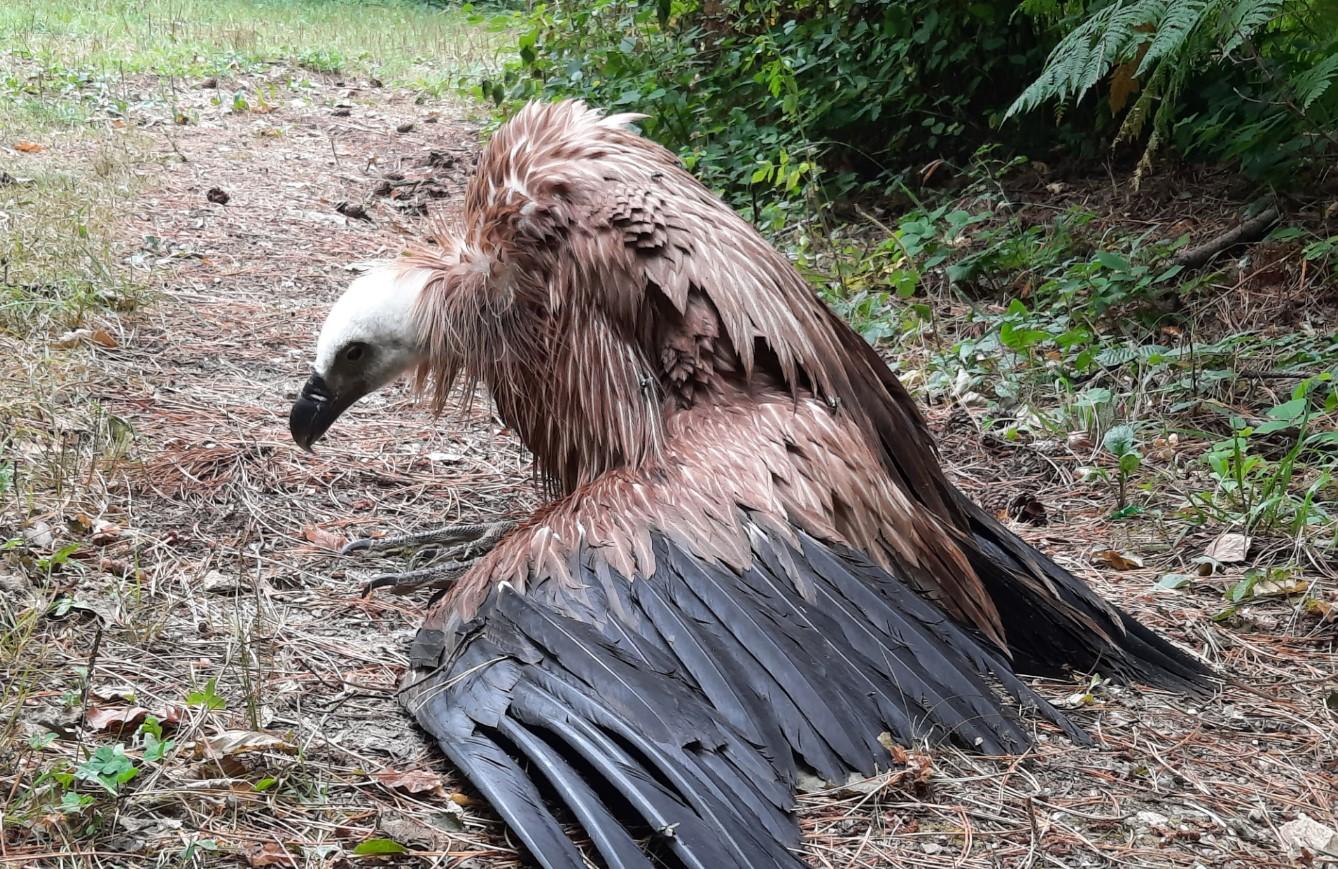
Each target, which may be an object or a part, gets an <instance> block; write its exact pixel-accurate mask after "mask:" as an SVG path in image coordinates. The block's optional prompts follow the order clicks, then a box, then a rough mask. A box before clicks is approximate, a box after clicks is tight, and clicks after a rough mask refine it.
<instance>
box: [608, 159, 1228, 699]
mask: <svg viewBox="0 0 1338 869" xmlns="http://www.w3.org/2000/svg"><path fill="white" fill-rule="evenodd" d="M604 213H605V215H606V219H607V225H608V226H609V228H610V229H611V230H613V231H614V232H615V233H616V234H620V235H621V254H620V255H621V256H622V257H623V258H624V265H623V266H622V268H623V269H624V270H625V271H627V272H631V274H632V278H631V280H630V281H628V283H629V284H630V285H633V286H639V287H641V288H642V289H641V292H643V293H646V294H648V295H649V296H650V297H651V299H654V298H656V297H661V298H663V299H665V300H667V301H668V303H669V304H670V305H671V306H672V310H673V311H674V312H677V314H678V315H679V322H681V324H683V325H684V326H686V325H689V324H691V323H694V322H699V321H700V320H701V315H700V311H701V309H702V308H703V307H709V309H710V310H711V311H712V312H714V313H715V314H716V315H717V317H718V324H719V327H720V329H719V331H721V332H723V333H724V335H727V336H728V338H729V342H730V344H731V345H732V346H731V348H730V349H731V350H732V351H733V353H734V354H737V364H739V365H740V366H741V367H743V368H745V369H749V368H750V367H756V366H757V365H758V364H759V359H760V358H761V355H762V353H763V352H766V353H769V354H771V357H770V358H774V360H775V364H776V365H777V366H778V368H779V373H780V376H781V378H782V379H783V381H784V384H785V385H786V386H788V387H789V388H791V389H808V390H811V391H813V392H814V393H815V394H817V395H818V396H819V397H822V398H825V399H826V400H827V401H828V402H829V403H831V404H833V405H835V406H836V407H837V408H838V411H837V412H838V413H841V414H845V415H848V417H849V418H850V419H851V420H852V421H853V422H854V423H855V424H856V425H858V427H859V428H860V429H861V430H862V432H863V434H864V435H865V437H866V438H867V440H868V442H869V444H870V446H871V447H872V448H873V449H874V451H875V455H876V456H877V459H876V461H878V462H879V463H880V464H881V466H882V468H883V470H884V471H885V472H886V473H887V474H888V477H889V478H890V479H891V480H892V481H893V483H894V484H895V485H896V486H897V487H898V488H899V489H900V490H901V491H902V492H904V493H905V494H906V495H907V496H908V497H909V498H911V499H913V500H914V502H915V503H916V504H918V505H919V508H920V509H922V510H923V511H925V512H926V513H927V514H928V515H930V516H933V517H935V519H936V520H938V522H939V523H940V527H941V528H942V535H941V539H940V540H939V541H938V543H939V545H940V546H941V547H942V548H943V549H944V550H945V551H947V550H951V551H960V552H961V553H963V554H964V555H965V557H966V558H967V560H968V561H969V563H970V567H969V568H968V569H966V570H964V571H963V570H956V569H954V570H947V571H942V570H940V571H938V572H937V573H936V574H935V575H934V576H933V577H932V579H931V580H930V581H929V582H928V583H927V582H926V581H925V580H924V579H923V578H917V581H918V582H919V584H920V586H921V587H922V590H927V591H930V592H931V593H932V592H937V593H938V594H939V596H940V598H941V599H942V600H944V602H945V605H947V606H949V607H950V608H953V611H954V612H956V613H957V614H958V615H959V617H961V618H963V619H964V621H966V622H967V623H970V624H973V625H974V626H975V627H977V628H978V629H979V630H980V631H981V632H982V633H983V634H984V635H986V636H988V637H990V638H993V639H997V640H998V641H999V642H1000V645H1001V647H1006V648H1007V649H1008V650H1009V652H1010V653H1011V654H1012V655H1014V656H1015V658H1016V663H1017V664H1019V665H1020V666H1022V667H1026V668H1028V669H1027V671H1028V672H1035V673H1041V674H1046V675H1052V674H1059V673H1062V672H1063V671H1064V670H1065V669H1066V668H1076V669H1078V670H1080V671H1083V672H1087V671H1092V670H1100V671H1101V672H1104V673H1107V674H1112V675H1118V676H1121V677H1124V678H1129V679H1134V680H1138V681H1142V682H1145V683H1148V684H1152V685H1158V686H1161V687H1165V688H1170V689H1173V690H1178V691H1192V692H1196V693H1202V692H1203V691H1205V690H1208V688H1209V686H1208V685H1207V680H1206V679H1205V677H1206V676H1207V675H1208V672H1209V671H1208V670H1207V668H1205V667H1204V665H1203V664H1202V663H1201V662H1199V661H1197V660H1195V659H1194V658H1192V657H1191V656H1189V655H1187V654H1186V653H1185V652H1183V651H1181V650H1180V649H1178V648H1176V647H1175V646H1174V645H1172V644H1171V643H1169V642H1167V641H1166V640H1164V639H1162V638H1161V637H1159V636H1157V635H1156V634H1154V633H1153V632H1152V631H1150V630H1148V629H1147V628H1146V627H1144V626H1143V625H1141V624H1139V623H1138V622H1137V621H1136V620H1135V619H1133V618H1132V617H1131V616H1129V615H1128V614H1127V613H1125V612H1124V611H1123V610H1121V609H1119V608H1118V607H1115V606H1113V605H1112V604H1110V603H1108V602H1107V601H1105V600H1102V599H1101V598H1100V597H1099V596H1098V595H1096V594H1095V593H1094V592H1093V591H1092V590H1091V589H1090V588H1089V587H1088V586H1087V585H1086V584H1085V583H1084V582H1083V581H1082V580H1080V579H1078V578H1077V577H1075V576H1074V575H1073V574H1072V573H1070V572H1069V571H1067V570H1064V569H1063V568H1061V567H1059V566H1058V565H1056V564H1055V563H1054V562H1053V561H1051V560H1050V559H1049V558H1047V557H1046V556H1045V555H1043V554H1042V553H1040V552H1038V551H1036V550H1035V549H1033V548H1032V547H1030V546H1029V545H1027V544H1026V543H1024V542H1023V541H1022V540H1020V539H1018V537H1017V536H1016V535H1015V534H1013V533H1012V532H1011V531H1009V530H1008V529H1007V528H1005V527H1004V526H1002V525H1001V524H1000V523H999V522H998V521H996V520H995V519H994V518H993V517H991V516H989V515H988V514H987V513H985V512H984V511H983V510H981V509H980V507H979V506H977V505H976V504H974V503H972V502H971V501H970V500H969V499H968V498H966V497H965V496H964V495H963V494H962V493H961V492H959V491H958V490H957V488H956V487H955V486H953V485H952V483H950V482H949V481H948V479H947V477H946V476H945V475H944V473H943V470H942V468H941V466H940V464H939V461H938V456H937V453H936V450H935V448H934V442H933V437H932V436H931V434H930V433H929V431H928V429H927V427H926V425H925V423H924V419H923V417H922V416H921V414H920V412H919V410H918V408H917V407H916V405H915V401H914V399H913V398H912V397H911V396H910V395H909V393H907V391H906V389H905V387H904V386H902V384H901V383H900V381H898V380H897V378H896V376H895V375H894V374H893V373H892V371H891V370H890V369H889V368H888V366H887V364H886V363H885V362H884V361H883V360H882V359H881V358H880V357H879V355H878V353H877V352H876V351H875V350H874V348H873V347H872V346H870V345H869V344H868V342H866V341H865V340H864V339H863V338H862V337H860V336H859V335H858V334H857V333H856V332H855V331H854V330H853V329H852V328H851V327H850V326H849V325H848V324H847V323H845V322H844V321H842V320H841V319H840V317H838V316H837V315H836V314H835V313H834V312H833V311H832V310H831V309H830V308H829V307H828V306H827V305H826V304H824V303H823V302H822V300H821V299H819V298H818V297H817V295H816V294H815V293H814V292H813V289H812V287H810V286H809V284H808V282H807V281H805V280H804V279H803V277H802V276H801V275H800V274H799V273H798V272H797V271H796V270H795V269H794V267H793V266H792V265H791V264H790V262H789V261H788V260H787V259H786V258H785V256H784V255H783V254H781V253H780V252H779V251H777V250H776V249H775V248H773V247H772V246H771V245H770V244H768V243H767V242H766V240H765V239H763V238H762V237H761V235H759V234H758V233H757V231H756V230H755V229H754V228H753V227H752V226H751V225H750V224H748V223H747V222H746V221H744V220H743V219H742V218H741V217H740V216H739V215H737V214H736V213H735V212H734V211H732V210H731V209H729V208H728V207H727V206H725V205H724V204H723V203H722V202H720V201H719V200H718V199H716V198H715V197H713V196H711V195H710V194H709V193H707V192H706V191H705V190H704V189H703V188H702V187H701V185H700V184H699V183H698V182H697V181H696V180H695V179H694V178H692V176H690V175H688V174H687V173H686V172H682V171H679V170H675V169H663V170H661V171H658V172H656V173H654V174H653V175H652V176H648V177H646V178H644V179H640V180H633V181H627V182H624V183H622V184H619V185H614V186H612V187H611V188H610V190H609V193H608V199H607V204H606V205H605V206H604ZM703 300H709V305H704V304H703ZM648 307H649V306H648ZM656 316H657V317H658V318H659V319H661V320H664V319H666V317H665V316H664V313H663V311H660V312H659V313H657V314H656ZM669 319H672V317H670V318H669ZM661 328H663V327H661ZM696 331H698V332H700V331H701V330H700V329H697V330H696ZM689 337H701V336H698V335H692V336H689ZM705 337H706V338H708V339H709V341H710V343H711V345H712V346H715V345H716V344H719V343H720V342H719V341H718V338H719V337H720V336H717V335H714V334H712V335H709V336H705ZM676 340H677V344H678V345H680V346H682V345H690V342H685V341H684V340H683V338H682V337H681V336H678V337H677V338H676ZM764 348H765V351H764ZM681 355H682V354H674V359H673V361H674V364H675V366H676V367H677V368H682V367H683V363H682V362H681V359H680V357H681ZM729 361H730V362H731V363H733V362H735V361H736V360H735V358H733V357H731V358H730V360H729ZM702 367H709V364H704V365H703V366H702ZM694 373H695V374H696V375H697V376H699V377H700V376H702V374H703V372H701V371H697V372H694ZM674 376H675V377H678V378H680V379H683V380H687V379H688V375H687V374H684V373H682V372H680V371H678V370H675V372H674ZM869 471H870V472H872V471H873V468H872V467H871V468H869ZM881 521H883V522H884V523H890V526H889V529H888V533H889V536H890V535H892V534H895V533H897V532H898V531H899V530H904V529H901V528H898V527H896V523H897V522H898V521H900V520H899V518H898V517H894V516H893V515H891V514H889V515H886V516H883V517H881ZM927 563H932V561H929V560H927ZM941 563H944V564H950V565H951V564H954V562H953V560H952V559H950V558H948V559H943V560H942V561H941ZM926 585H929V586H931V588H928V589H926V588H925V586H926Z"/></svg>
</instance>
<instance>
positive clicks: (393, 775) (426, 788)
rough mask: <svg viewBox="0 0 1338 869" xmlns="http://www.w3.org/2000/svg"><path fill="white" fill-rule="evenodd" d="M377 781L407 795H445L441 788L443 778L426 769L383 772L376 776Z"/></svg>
mask: <svg viewBox="0 0 1338 869" xmlns="http://www.w3.org/2000/svg"><path fill="white" fill-rule="evenodd" d="M376 780H377V781H378V782H380V783H381V784H383V785H385V786H386V787H388V788H394V789H395V790H400V791H404V792H405V793H407V794H436V795H439V796H444V795H445V791H444V790H442V787H441V777H440V776H438V775H437V774H436V773H434V772H428V771H427V770H424V769H410V770H405V771H404V772H397V771H395V770H393V769H387V770H382V771H381V772H378V773H377V774H376Z"/></svg>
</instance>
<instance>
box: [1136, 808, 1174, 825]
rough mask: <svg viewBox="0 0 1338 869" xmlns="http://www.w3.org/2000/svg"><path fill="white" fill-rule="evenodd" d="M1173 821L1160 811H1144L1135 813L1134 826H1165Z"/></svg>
mask: <svg viewBox="0 0 1338 869" xmlns="http://www.w3.org/2000/svg"><path fill="white" fill-rule="evenodd" d="M1170 823H1171V819H1170V818H1168V817H1166V816H1165V815H1163V814H1162V813H1160V812H1150V811H1142V812H1139V813H1138V814H1136V815H1134V826H1137V827H1165V826H1167V825H1168V824H1170Z"/></svg>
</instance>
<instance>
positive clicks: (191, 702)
mask: <svg viewBox="0 0 1338 869" xmlns="http://www.w3.org/2000/svg"><path fill="white" fill-rule="evenodd" d="M217 688H218V679H217V678H210V679H209V681H207V682H205V683H204V688H203V689H199V690H195V691H192V692H190V693H189V694H187V695H186V704H187V705H188V706H203V707H205V708H206V709H222V708H223V707H225V706H227V705H228V704H227V701H226V700H224V699H223V698H222V697H221V696H220V695H219V694H218V691H217V690H216V689H217Z"/></svg>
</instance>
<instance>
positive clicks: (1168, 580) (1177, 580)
mask: <svg viewBox="0 0 1338 869" xmlns="http://www.w3.org/2000/svg"><path fill="white" fill-rule="evenodd" d="M1193 581H1194V577H1192V576H1190V575H1188V574H1185V573H1168V574H1166V575H1165V576H1163V577H1162V578H1161V579H1159V580H1157V588H1171V589H1175V588H1184V587H1185V586H1187V585H1189V584H1190V583H1191V582H1193Z"/></svg>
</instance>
